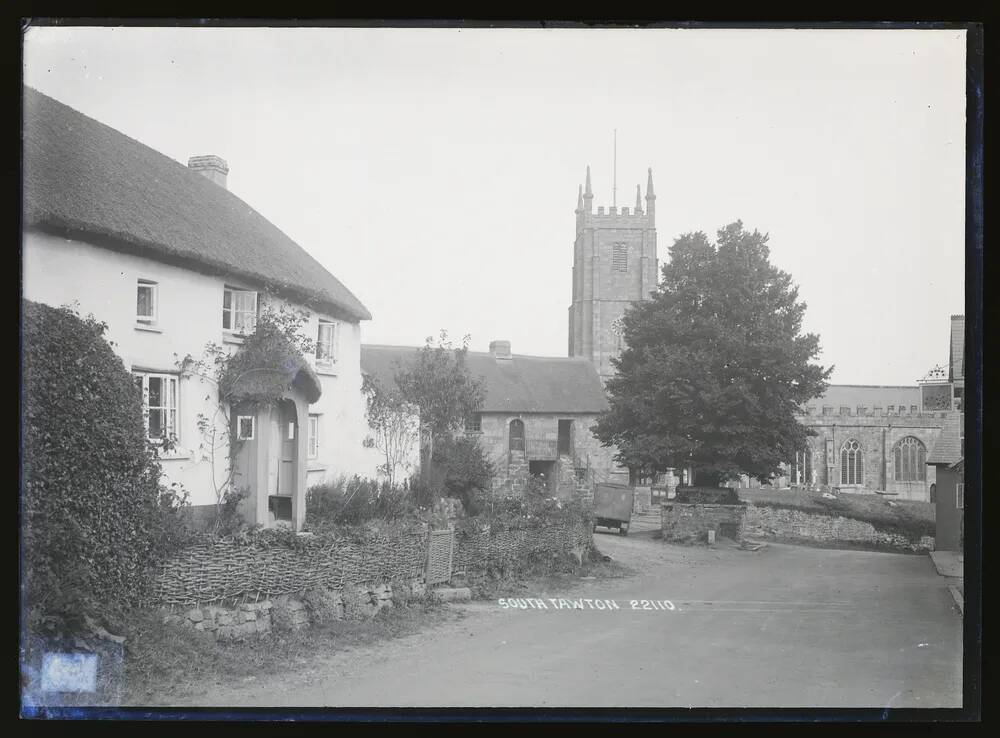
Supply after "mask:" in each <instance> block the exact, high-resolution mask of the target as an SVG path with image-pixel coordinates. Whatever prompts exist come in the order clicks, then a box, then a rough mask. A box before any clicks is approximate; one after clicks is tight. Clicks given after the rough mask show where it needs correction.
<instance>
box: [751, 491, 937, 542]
mask: <svg viewBox="0 0 1000 738" xmlns="http://www.w3.org/2000/svg"><path fill="white" fill-rule="evenodd" d="M739 494H740V499H742V500H745V501H747V502H752V503H753V504H754V505H758V506H760V507H774V508H783V509H786V510H799V511H801V512H805V513H810V514H813V515H826V516H828V517H837V516H839V517H843V518H850V519H852V520H859V521H861V522H864V523H871V525H872V527H874V528H875V529H876V530H880V531H883V532H885V533H898V534H900V535H904V536H906V537H907V538H909V539H910V540H911V541H913V542H918V541H919V540H920V537H921V536H933V535H934V533H935V525H934V505H932V504H931V503H929V502H919V501H916V500H892V501H891V504H890V500H888V499H887V498H885V497H883V496H881V495H866V494H835V495H833V497H832V498H831V497H824V496H823V494H822V493H820V492H805V491H801V490H762V489H741V490H740V493H739Z"/></svg>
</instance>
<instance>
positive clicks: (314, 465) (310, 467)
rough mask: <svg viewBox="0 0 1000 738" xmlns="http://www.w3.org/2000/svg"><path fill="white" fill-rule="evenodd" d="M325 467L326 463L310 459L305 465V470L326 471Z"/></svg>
mask: <svg viewBox="0 0 1000 738" xmlns="http://www.w3.org/2000/svg"><path fill="white" fill-rule="evenodd" d="M326 469H327V466H326V464H320V463H319V462H317V461H310V462H309V463H308V464H307V465H306V471H307V472H312V471H326Z"/></svg>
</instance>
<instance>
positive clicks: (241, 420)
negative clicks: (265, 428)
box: [236, 415, 257, 441]
mask: <svg viewBox="0 0 1000 738" xmlns="http://www.w3.org/2000/svg"><path fill="white" fill-rule="evenodd" d="M256 429H257V419H256V418H255V417H254V416H253V415H238V416H237V417H236V440H237V441H252V440H253V437H254V431H255V430H256Z"/></svg>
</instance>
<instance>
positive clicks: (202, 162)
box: [188, 154, 229, 189]
mask: <svg viewBox="0 0 1000 738" xmlns="http://www.w3.org/2000/svg"><path fill="white" fill-rule="evenodd" d="M188 167H189V168H190V169H193V170H194V171H196V172H198V174H200V175H202V176H203V177H207V178H208V179H210V180H212V181H213V182H215V184H217V185H219V186H220V187H222V188H224V189H228V188H227V187H226V176H227V175H228V174H229V165H228V164H226V160H225V159H223V158H222V157H220V156H215V155H214V154H208V155H206V156H192V157H191V158H190V159H188Z"/></svg>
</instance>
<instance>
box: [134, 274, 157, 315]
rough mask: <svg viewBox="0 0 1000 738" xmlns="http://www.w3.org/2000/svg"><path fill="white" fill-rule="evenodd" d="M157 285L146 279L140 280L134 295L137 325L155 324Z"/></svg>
mask: <svg viewBox="0 0 1000 738" xmlns="http://www.w3.org/2000/svg"><path fill="white" fill-rule="evenodd" d="M157 286H158V285H157V284H156V282H151V281H149V280H148V279H140V280H139V282H138V284H137V285H136V293H135V319H136V322H138V323H145V324H147V325H152V324H154V323H156V307H157V306H156V302H157V300H156V298H157Z"/></svg>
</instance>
